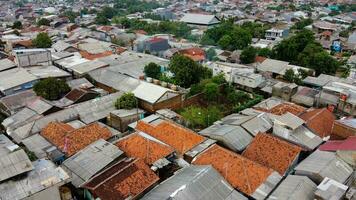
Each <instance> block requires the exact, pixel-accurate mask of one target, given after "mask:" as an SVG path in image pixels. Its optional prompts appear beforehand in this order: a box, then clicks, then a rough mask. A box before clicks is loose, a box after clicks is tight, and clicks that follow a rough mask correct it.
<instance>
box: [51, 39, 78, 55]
mask: <svg viewBox="0 0 356 200" xmlns="http://www.w3.org/2000/svg"><path fill="white" fill-rule="evenodd" d="M52 48H53V49H54V50H55V51H56V52H63V51H66V52H69V53H74V52H78V51H79V50H78V49H77V48H75V47H74V46H73V45H71V44H69V43H67V42H65V41H63V40H58V41H57V42H56V43H54V44H53V45H52Z"/></svg>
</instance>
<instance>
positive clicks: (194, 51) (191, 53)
mask: <svg viewBox="0 0 356 200" xmlns="http://www.w3.org/2000/svg"><path fill="white" fill-rule="evenodd" d="M179 53H181V54H183V55H185V56H187V57H189V58H191V59H192V60H194V61H203V60H205V51H204V50H203V49H201V48H198V47H192V48H189V49H182V50H180V51H179Z"/></svg>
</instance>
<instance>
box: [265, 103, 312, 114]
mask: <svg viewBox="0 0 356 200" xmlns="http://www.w3.org/2000/svg"><path fill="white" fill-rule="evenodd" d="M305 110H306V109H305V108H304V107H302V106H299V105H296V104H294V103H290V102H283V103H281V104H278V105H276V106H274V107H272V108H270V109H269V110H267V112H269V113H272V114H274V115H284V114H286V113H287V112H288V113H291V114H293V115H296V116H298V115H300V114H302V113H303V112H304V111H305Z"/></svg>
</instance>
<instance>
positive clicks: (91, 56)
mask: <svg viewBox="0 0 356 200" xmlns="http://www.w3.org/2000/svg"><path fill="white" fill-rule="evenodd" d="M79 53H80V55H81V56H82V57H83V58H86V59H88V60H95V59H98V58H102V57H106V56H110V55H112V54H113V52H112V51H104V52H102V53H97V54H91V53H88V52H87V51H80V52H79Z"/></svg>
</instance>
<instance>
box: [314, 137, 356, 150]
mask: <svg viewBox="0 0 356 200" xmlns="http://www.w3.org/2000/svg"><path fill="white" fill-rule="evenodd" d="M319 150H321V151H337V150H344V151H356V136H351V137H348V138H347V139H346V140H331V141H327V142H326V143H325V144H323V145H321V146H320V147H319Z"/></svg>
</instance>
